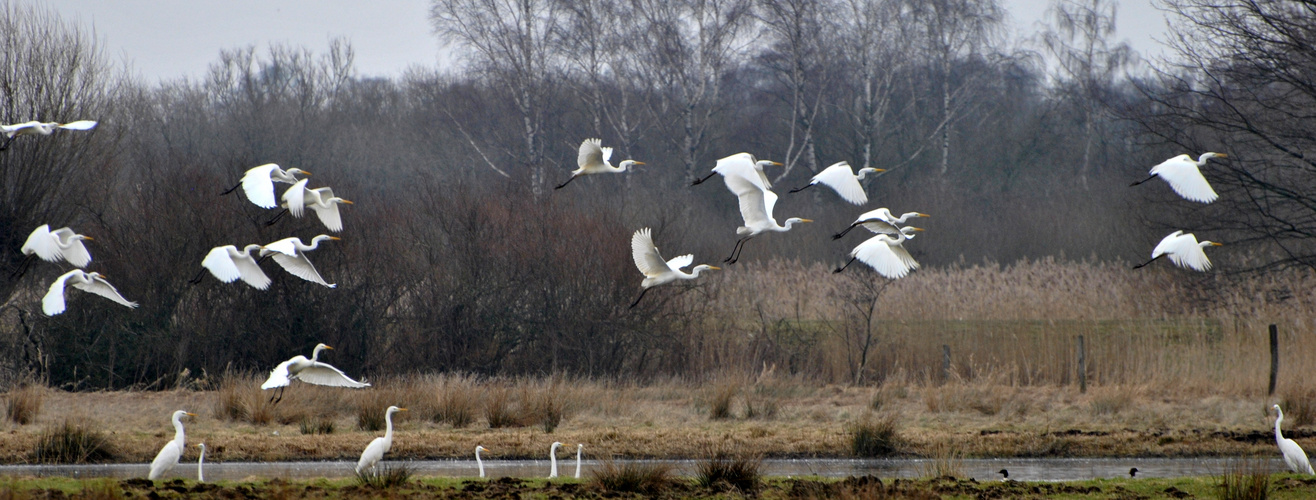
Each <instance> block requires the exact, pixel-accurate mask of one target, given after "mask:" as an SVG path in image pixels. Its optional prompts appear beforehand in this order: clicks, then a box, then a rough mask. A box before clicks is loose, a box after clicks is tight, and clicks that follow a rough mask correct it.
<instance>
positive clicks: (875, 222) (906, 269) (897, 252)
mask: <svg viewBox="0 0 1316 500" xmlns="http://www.w3.org/2000/svg"><path fill="white" fill-rule="evenodd" d="M915 217H929V215H928V214H924V213H920V212H906V213H904V214H901V216H900V217H896V216H895V215H893V214H892V213H891V210H890V209H887V208H879V209H877V210H872V211H868V212H864V213H863V214H860V215H859V218H858V219H855V221H854V222H853V223H851V224H850V226H849V227H846V228H845V229H844V230H843V231H841V232H839V233H836V234H835V235H832V239H834V240H839V239H841V238H842V237H844V236H845V235H846V233H849V232H850V230H851V229H854V228H856V227H862V228H864V229H867V230H869V231H871V232H873V233H875V234H876V236H873V237H872V238H869V239H867V240H865V241H864V242H863V243H860V244H859V246H856V247H854V249H853V250H850V260H849V261H848V262H846V263H845V265H844V266H841V267H840V268H838V269H836V270H835V271H833V272H837V273H839V272H841V271H844V270H845V268H847V267H850V264H853V263H854V261H856V260H858V261H859V262H863V263H864V264H867V265H868V267H871V268H873V270H874V271H877V273H878V274H881V275H882V276H884V277H886V278H887V279H893V280H894V279H900V278H904V277H905V276H908V275H909V273H910V271H913V270H915V269H918V267H919V264H918V261H916V260H914V256H913V255H910V254H909V250H906V249H905V246H904V243H905V242H906V241H909V240H911V239H913V238H914V236H915V235H916V233H919V232H921V231H923V230H922V229H920V228H917V227H910V226H905V227H901V224H904V223H905V221H907V220H909V219H911V218H915Z"/></svg>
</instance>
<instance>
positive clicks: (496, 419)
mask: <svg viewBox="0 0 1316 500" xmlns="http://www.w3.org/2000/svg"><path fill="white" fill-rule="evenodd" d="M488 394H489V397H488V398H487V399H485V401H484V419H485V420H486V421H488V423H489V428H490V429H501V428H504V427H522V426H524V425H525V424H523V423H522V422H521V415H520V412H518V411H517V408H516V406H515V402H514V401H512V390H511V389H509V388H507V387H506V386H503V385H498V386H495V387H491V388H490V389H489V393H488Z"/></svg>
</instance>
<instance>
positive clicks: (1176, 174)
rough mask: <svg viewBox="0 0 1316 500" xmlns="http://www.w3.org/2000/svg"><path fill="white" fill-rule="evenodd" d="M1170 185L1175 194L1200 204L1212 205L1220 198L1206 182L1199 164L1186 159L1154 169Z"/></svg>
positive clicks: (1175, 160) (1171, 161)
mask: <svg viewBox="0 0 1316 500" xmlns="http://www.w3.org/2000/svg"><path fill="white" fill-rule="evenodd" d="M1154 170H1155V173H1156V175H1159V176H1160V177H1161V178H1162V179H1165V182H1166V183H1168V184H1169V185H1170V188H1171V189H1174V192H1176V193H1179V196H1182V197H1184V198H1185V199H1188V200H1191V201H1196V202H1199V203H1211V202H1213V201H1215V200H1216V198H1219V195H1217V194H1216V193H1215V190H1214V189H1211V184H1210V183H1208V182H1206V177H1203V176H1202V171H1201V170H1200V169H1198V168H1197V163H1196V162H1193V161H1192V160H1191V159H1187V158H1184V157H1180V158H1171V159H1169V160H1166V161H1165V162H1164V163H1161V164H1160V165H1157V166H1156V168H1155V169H1154Z"/></svg>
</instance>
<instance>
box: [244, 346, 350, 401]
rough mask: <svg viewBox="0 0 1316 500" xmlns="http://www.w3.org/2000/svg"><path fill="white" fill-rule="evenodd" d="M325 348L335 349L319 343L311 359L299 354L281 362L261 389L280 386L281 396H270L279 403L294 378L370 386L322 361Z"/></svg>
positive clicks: (325, 382) (331, 384)
mask: <svg viewBox="0 0 1316 500" xmlns="http://www.w3.org/2000/svg"><path fill="white" fill-rule="evenodd" d="M325 349H330V350H333V348H332V347H329V346H327V345H324V344H318V345H316V346H315V350H313V351H311V359H306V356H302V355H301V354H298V355H296V356H293V357H292V359H289V360H287V361H284V362H282V363H279V366H276V367H274V370H272V371H270V378H269V379H266V380H265V383H263V384H261V385H260V389H261V390H262V391H264V390H268V389H273V388H275V387H278V388H279V394H278V397H279V398H278V399H274V396H273V395H272V396H270V400H271V401H273V402H275V403H278V402H279V401H283V390H284V388H286V387H288V384H291V383H292V381H293V380H300V381H302V382H306V383H308V384H314V385H326V386H330V387H351V388H353V389H359V388H362V387H370V384H368V383H365V382H357V381H355V380H352V377H348V376H347V374H345V373H343V371H342V370H339V369H338V368H335V367H334V366H333V365H330V364H329V363H324V362H321V361H320V351H323V350H325Z"/></svg>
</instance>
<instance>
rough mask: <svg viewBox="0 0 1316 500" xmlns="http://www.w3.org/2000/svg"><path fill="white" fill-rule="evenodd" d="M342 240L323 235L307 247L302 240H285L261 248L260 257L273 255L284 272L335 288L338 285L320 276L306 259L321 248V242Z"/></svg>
mask: <svg viewBox="0 0 1316 500" xmlns="http://www.w3.org/2000/svg"><path fill="white" fill-rule="evenodd" d="M341 239H342V238H339V237H337V236H329V235H327V234H322V235H319V236H316V237H314V238H311V244H310V245H307V244H305V243H302V239H301V238H297V237H292V238H284V239H281V240H279V241H276V242H274V243H270V244H268V245H265V246H263V247H261V250H260V256H261V257H264V256H266V255H271V256H273V257H274V262H278V263H279V265H280V266H282V267H283V269H284V270H286V271H288V272H289V273H292V275H293V276H296V277H298V278H301V279H304V280H306V281H310V282H312V283H319V284H321V285H324V286H327V287H329V288H334V287H337V286H338V285H335V284H333V283H329V282H327V281H325V280H324V278H323V277H321V276H320V272H319V271H316V270H315V266H314V265H312V264H311V259H308V258H306V252H309V251H311V250H315V249H316V248H319V247H320V242H321V241H327V240H334V241H338V240H341Z"/></svg>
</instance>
